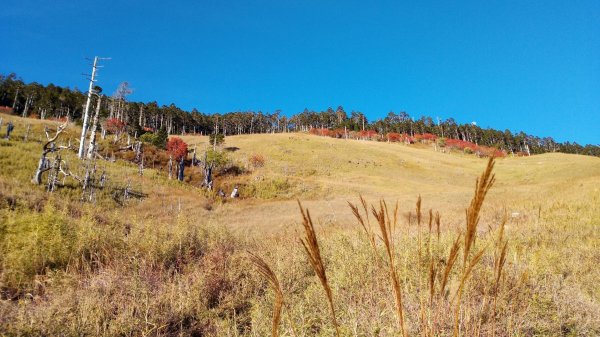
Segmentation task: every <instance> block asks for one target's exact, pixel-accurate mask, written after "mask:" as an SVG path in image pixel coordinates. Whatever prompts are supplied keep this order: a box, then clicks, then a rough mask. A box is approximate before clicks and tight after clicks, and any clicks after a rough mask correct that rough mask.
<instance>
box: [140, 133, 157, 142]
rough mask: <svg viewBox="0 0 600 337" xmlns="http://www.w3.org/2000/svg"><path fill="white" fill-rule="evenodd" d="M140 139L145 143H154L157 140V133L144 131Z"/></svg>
mask: <svg viewBox="0 0 600 337" xmlns="http://www.w3.org/2000/svg"><path fill="white" fill-rule="evenodd" d="M140 141H142V142H144V143H149V144H154V142H155V141H156V135H155V134H153V133H150V132H147V133H144V134H143V135H141V136H140Z"/></svg>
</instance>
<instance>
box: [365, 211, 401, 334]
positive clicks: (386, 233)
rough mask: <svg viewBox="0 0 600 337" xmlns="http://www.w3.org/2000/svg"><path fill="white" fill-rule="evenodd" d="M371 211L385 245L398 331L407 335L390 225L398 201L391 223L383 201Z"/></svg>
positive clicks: (395, 219)
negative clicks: (377, 207)
mask: <svg viewBox="0 0 600 337" xmlns="http://www.w3.org/2000/svg"><path fill="white" fill-rule="evenodd" d="M371 208H372V209H371V211H372V213H373V215H374V216H375V219H377V223H378V224H379V230H380V232H381V240H382V241H383V244H384V246H385V251H386V253H387V256H388V262H389V274H390V280H391V282H392V287H393V289H394V298H395V300H396V313H397V315H398V325H399V328H400V332H401V334H402V336H408V335H407V332H406V325H405V322H404V309H403V305H402V291H401V289H400V280H399V279H398V274H397V272H396V265H395V263H394V254H393V253H394V242H393V238H392V232H393V231H392V226H394V227H395V226H396V224H395V222H396V221H397V214H398V203H396V208H395V210H394V223H392V221H391V219H390V216H389V213H388V212H387V205H386V203H385V201H383V200H381V201H380V202H379V211H377V209H375V207H374V206H372V207H371Z"/></svg>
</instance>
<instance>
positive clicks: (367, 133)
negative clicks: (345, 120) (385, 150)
mask: <svg viewBox="0 0 600 337" xmlns="http://www.w3.org/2000/svg"><path fill="white" fill-rule="evenodd" d="M358 136H359V137H360V138H363V139H377V138H379V134H378V133H377V131H375V130H363V131H360V132H359V133H358Z"/></svg>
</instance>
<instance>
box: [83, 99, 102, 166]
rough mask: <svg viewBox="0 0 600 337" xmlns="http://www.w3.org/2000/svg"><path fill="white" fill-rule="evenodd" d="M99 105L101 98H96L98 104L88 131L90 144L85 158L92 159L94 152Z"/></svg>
mask: <svg viewBox="0 0 600 337" xmlns="http://www.w3.org/2000/svg"><path fill="white" fill-rule="evenodd" d="M100 104H102V96H100V95H99V96H98V102H97V103H96V113H95V114H94V120H93V121H92V128H91V129H90V142H89V145H88V151H87V158H88V159H92V158H93V157H94V153H95V152H96V129H97V128H98V118H99V116H100Z"/></svg>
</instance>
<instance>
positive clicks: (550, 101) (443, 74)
mask: <svg viewBox="0 0 600 337" xmlns="http://www.w3.org/2000/svg"><path fill="white" fill-rule="evenodd" d="M1 8H2V10H1V11H0V41H1V42H2V47H3V48H2V50H3V51H2V53H0V72H1V73H5V74H6V73H9V72H16V73H17V74H18V75H19V76H21V77H22V78H23V79H24V80H25V81H27V82H31V81H37V82H40V83H44V84H47V83H54V84H57V85H62V86H69V87H78V88H80V89H82V90H85V88H86V87H87V84H86V80H85V78H84V77H83V76H82V75H81V74H82V73H88V72H89V71H90V69H89V66H88V61H87V60H86V59H85V58H86V57H93V56H95V55H99V56H110V57H112V60H110V61H106V62H104V65H105V68H103V69H102V70H101V71H100V77H99V83H98V84H99V85H100V86H102V87H103V88H104V90H105V92H106V93H112V92H113V91H114V90H115V89H116V87H117V85H118V83H119V82H121V81H128V82H130V83H131V86H132V87H133V88H134V89H135V92H134V94H133V95H132V96H131V97H130V99H131V100H135V101H153V100H156V101H157V102H158V103H159V104H170V103H175V104H177V105H178V106H180V107H182V108H184V109H186V110H191V109H192V108H194V107H195V108H197V109H198V110H200V111H203V112H209V113H212V112H227V111H235V110H246V109H251V110H255V111H258V110H262V111H274V110H276V109H282V110H283V112H284V113H286V114H292V113H296V112H299V111H302V110H303V109H304V108H305V107H307V108H309V109H314V110H317V111H319V110H325V109H326V108H327V107H329V106H331V107H333V108H334V109H335V108H336V107H337V106H338V105H343V106H344V108H345V109H346V110H347V111H350V110H358V111H362V112H364V113H365V114H366V115H367V116H368V117H369V118H370V119H372V120H374V119H377V118H380V117H383V116H385V115H386V114H387V112H389V111H391V110H393V111H396V112H399V111H406V112H408V113H409V114H411V115H412V116H416V117H418V116H420V115H429V116H432V117H434V118H435V117H440V118H443V119H445V118H448V117H454V118H455V119H456V120H457V121H459V122H471V121H476V122H477V123H478V125H480V126H482V127H493V128H497V129H502V130H504V129H510V130H512V131H518V130H523V131H525V132H527V133H531V134H535V135H538V136H552V137H554V138H555V139H557V140H559V141H565V140H571V141H577V142H579V143H592V144H599V143H600V130H599V127H600V1H597V0H593V1H553V0H548V1H452V2H450V1H410V2H408V1H406V2H401V1H371V2H365V1H337V2H334V1H325V0H322V1H310V0H309V1H299V0H296V1H287V0H278V1H276V0H274V1H177V2H172V4H171V2H167V1H136V0H133V1H123V2H116V1H102V2H91V1H85V2H83V1H27V0H20V1H15V0H5V1H3V3H2V5H1Z"/></svg>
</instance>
